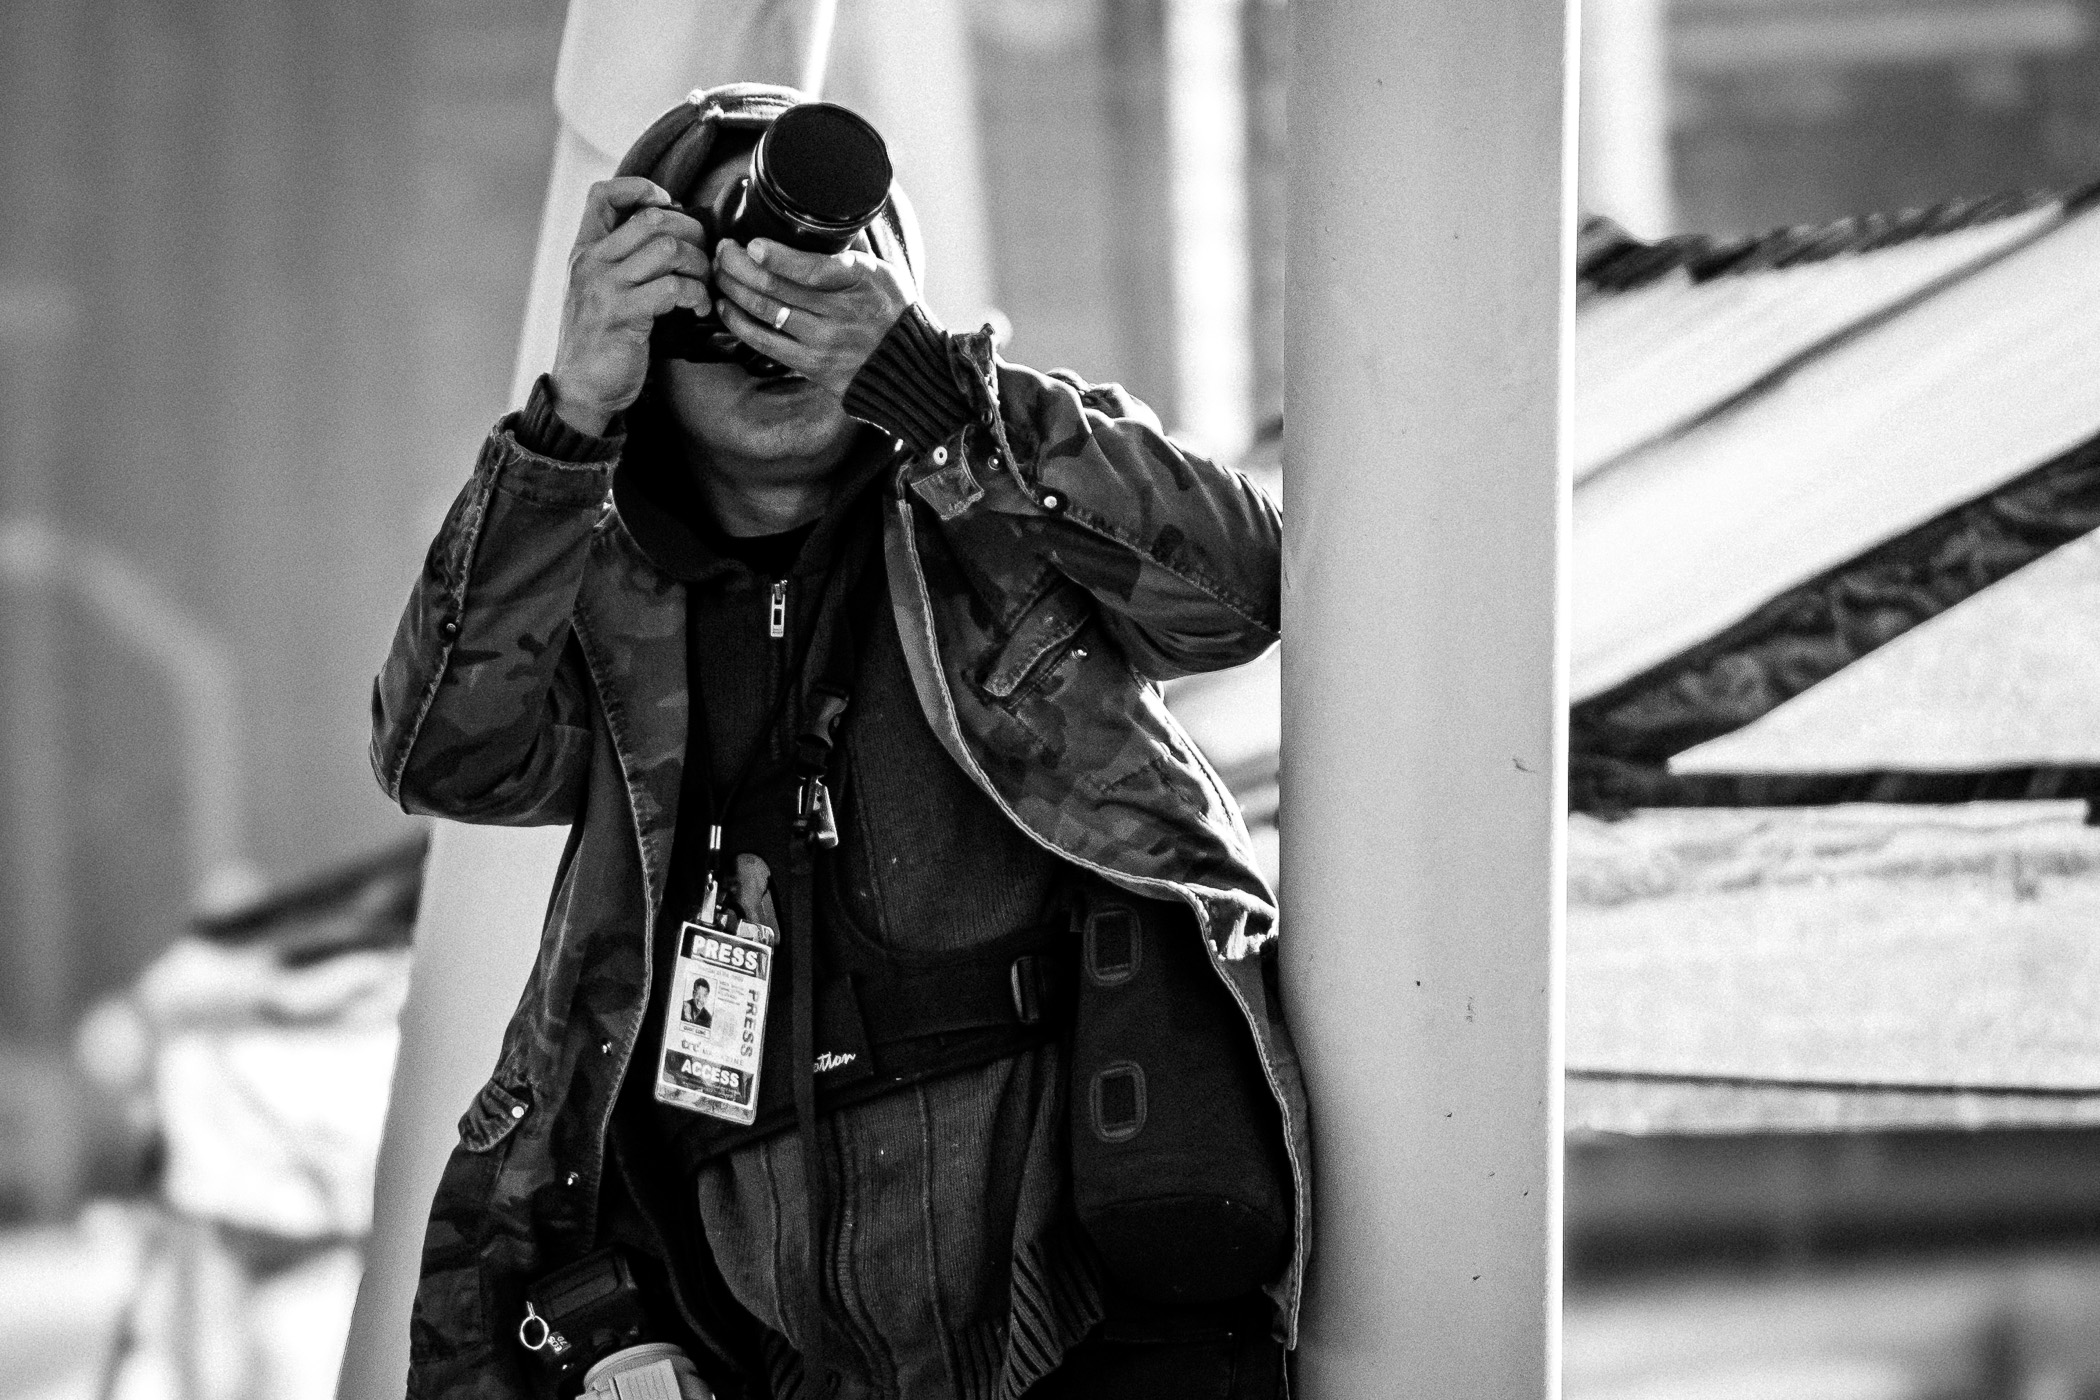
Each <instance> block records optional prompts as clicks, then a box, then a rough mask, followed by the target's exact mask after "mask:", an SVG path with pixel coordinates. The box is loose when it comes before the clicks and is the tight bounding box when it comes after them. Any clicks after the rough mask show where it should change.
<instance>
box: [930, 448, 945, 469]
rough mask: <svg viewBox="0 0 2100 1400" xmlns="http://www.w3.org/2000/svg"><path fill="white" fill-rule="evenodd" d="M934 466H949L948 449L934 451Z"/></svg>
mask: <svg viewBox="0 0 2100 1400" xmlns="http://www.w3.org/2000/svg"><path fill="white" fill-rule="evenodd" d="M933 464H934V465H935V466H937V467H944V466H946V465H947V464H948V449H947V448H945V447H936V448H934V449H933Z"/></svg>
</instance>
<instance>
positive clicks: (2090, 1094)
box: [1567, 194, 2100, 1135]
mask: <svg viewBox="0 0 2100 1400" xmlns="http://www.w3.org/2000/svg"><path fill="white" fill-rule="evenodd" d="M2093 203H2094V201H2093V200H2092V198H2091V197H2090V196H2089V195H2086V194H2081V195H2072V196H2019V197H2010V198H2004V199H1996V200H1988V201H1980V202H1973V203H1967V204H1958V205H1949V206H1945V207H1941V208H1936V209H1929V210H1921V211H1916V212H1912V213H1906V214H1902V215H1896V216H1889V217H1871V218H1861V219H1853V220H1848V221H1845V222H1843V223H1839V224H1833V225H1828V226H1822V227H1806V228H1793V229H1785V230H1780V231H1778V232H1775V233H1772V234H1767V235H1763V236H1760V237H1754V238H1747V239H1737V240H1716V239H1709V238H1701V237H1686V238H1676V239H1670V240H1665V241H1663V242H1660V243H1655V244H1643V243H1639V242H1636V241H1634V240H1632V239H1630V238H1627V237H1625V236H1624V235H1623V234H1620V233H1618V232H1617V231H1616V230H1614V229H1612V228H1611V227H1609V226H1608V225H1601V224H1593V225H1591V226H1590V227H1588V228H1586V229H1585V230H1584V235H1585V236H1584V239H1583V244H1582V248H1581V252H1580V278H1581V285H1580V291H1579V300H1578V311H1577V316H1576V332H1575V337H1576V359H1577V372H1576V386H1577V387H1576V412H1575V428H1574V434H1575V449H1574V455H1575V531H1574V535H1575V565H1574V599H1573V603H1574V627H1573V677H1572V693H1573V697H1574V704H1573V710H1572V714H1571V726H1570V728H1571V750H1572V753H1571V774H1570V789H1571V804H1572V805H1573V806H1574V807H1575V808H1576V814H1575V815H1574V816H1573V817H1572V819H1571V825H1570V838H1569V839H1570V847H1569V891H1568V898H1569V950H1568V969H1569V971H1568V980H1569V997H1568V1048H1567V1055H1568V1067H1569V1084H1568V1121H1569V1124H1570V1126H1571V1128H1573V1129H1575V1130H1576V1131H1578V1132H1584V1131H1587V1132H1592V1133H1595V1132H1604V1133H1630V1134H1640V1135H1648V1134H1663V1135H1681V1134H1687V1133H1689V1134H1698V1135H1706V1134H1715V1133H1721V1134H1729V1133H1756V1132H1774V1131H1778V1132H1788V1131H1836V1132H1857V1131H1879V1130H1902V1129H1926V1128H1938V1129H1945V1128H1985V1127H1992V1128H2005V1127H2040V1126H2056V1127H2070V1126H2080V1125H2092V1124H2096V1123H2100V1032H2096V1031H2095V1029H2094V1027H2095V1026H2100V1016H2096V1015H2095V1014H2094V1012H2095V1009H2096V1008H2094V1007H2092V1006H2089V1005H2087V1004H2086V995H2085V989H2088V988H2090V987H2093V986H2095V985H2100V947H2096V946H2095V945H2094V944H2093V942H2092V940H2091V939H2090V937H2089V936H2088V933H2089V930H2090V929H2091V928H2092V927H2094V916H2095V914H2096V913H2100V907H2096V906H2095V901H2096V900H2100V830H2095V828H2093V827H2092V826H2090V825H2088V824H2087V816H2088V812H2089V810H2090V809H2089V808H2088V807H2087V806H2086V805H2085V804H2084V803H2080V802H2057V803H2054V804H2045V803H2041V802H2035V801H2028V802H2021V803H2018V804H2015V805H2003V804H1999V803H1993V802H1979V801H1978V799H1989V798H2023V799H2047V798H2085V799H2092V798H2095V797H2100V700H2096V698H2095V697H2096V696H2100V636H2096V632H2095V629H2094V627H2093V626H2092V622H2091V619H2093V618H2094V617H2096V616H2100V534H2096V533H2095V532H2096V531H2100V319H2096V316H2095V313H2096V312H2100V211H2095V209H2094V208H2093ZM1850 803H1906V804H1949V805H1941V806H1931V807H1927V806H1920V805H1910V806H1906V807H1894V806H1875V805H1866V806H1852V805H1842V804H1850ZM1959 804H1970V805H1959ZM1644 809H1647V810H1644ZM1671 809H1679V810H1671ZM1782 809H1784V810H1782ZM1586 812H1593V813H1598V814H1602V815H1604V816H1606V817H1612V818H1617V819H1616V820H1608V821H1598V820H1596V819H1594V818H1593V817H1591V816H1588V815H1585V813H1586Z"/></svg>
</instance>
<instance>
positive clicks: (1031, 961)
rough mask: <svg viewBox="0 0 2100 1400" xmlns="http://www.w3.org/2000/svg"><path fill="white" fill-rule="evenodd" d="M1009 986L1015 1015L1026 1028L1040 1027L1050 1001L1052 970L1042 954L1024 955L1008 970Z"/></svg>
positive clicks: (1016, 959) (1015, 960)
mask: <svg viewBox="0 0 2100 1400" xmlns="http://www.w3.org/2000/svg"><path fill="white" fill-rule="evenodd" d="M1006 977H1007V985H1008V987H1009V988H1010V989H1011V990H1012V992H1013V998H1014V1015H1015V1016H1017V1017H1018V1018H1020V1022H1021V1024H1022V1025H1024V1026H1033V1025H1039V1024H1041V1022H1042V1019H1043V1016H1044V1013H1045V1011H1046V1009H1047V1007H1046V1003H1047V1002H1048V1001H1049V1000H1050V995H1049V993H1050V986H1049V980H1050V969H1049V965H1048V960H1047V959H1046V958H1044V957H1043V955H1042V954H1040V953H1023V954H1022V955H1021V956H1020V957H1018V958H1015V959H1014V961H1013V966H1012V967H1010V968H1008V969H1007V974H1006Z"/></svg>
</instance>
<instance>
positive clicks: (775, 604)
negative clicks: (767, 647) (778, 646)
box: [766, 578, 788, 642]
mask: <svg viewBox="0 0 2100 1400" xmlns="http://www.w3.org/2000/svg"><path fill="white" fill-rule="evenodd" d="M787 630H788V581H787V580H786V579H784V578H779V579H774V580H773V597H772V601H771V602H770V603H769V604H767V607H766V635H767V636H769V637H771V638H772V639H773V640H774V641H776V642H777V641H779V640H780V639H781V638H783V637H785V636H786V635H787Z"/></svg>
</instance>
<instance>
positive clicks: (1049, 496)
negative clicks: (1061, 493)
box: [1043, 491, 1058, 510]
mask: <svg viewBox="0 0 2100 1400" xmlns="http://www.w3.org/2000/svg"><path fill="white" fill-rule="evenodd" d="M1057 506H1058V500H1057V493H1056V492H1055V491H1046V492H1044V493H1043V509H1044V510H1056V509H1057Z"/></svg>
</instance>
